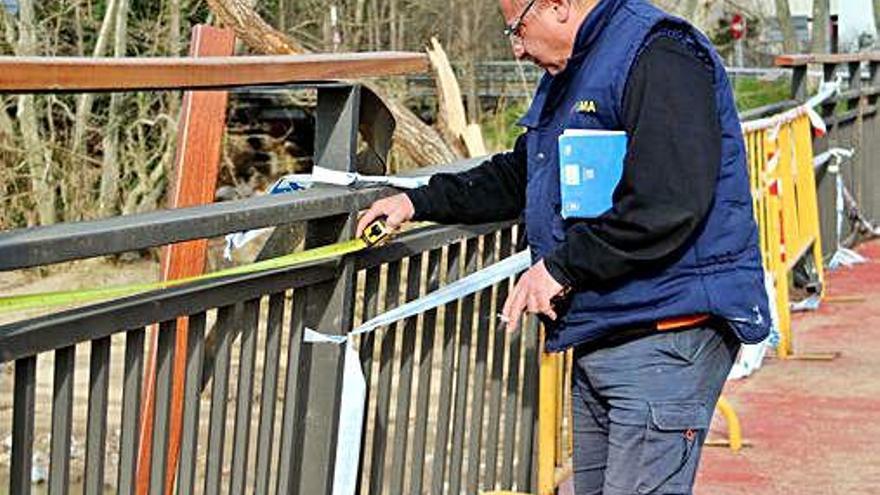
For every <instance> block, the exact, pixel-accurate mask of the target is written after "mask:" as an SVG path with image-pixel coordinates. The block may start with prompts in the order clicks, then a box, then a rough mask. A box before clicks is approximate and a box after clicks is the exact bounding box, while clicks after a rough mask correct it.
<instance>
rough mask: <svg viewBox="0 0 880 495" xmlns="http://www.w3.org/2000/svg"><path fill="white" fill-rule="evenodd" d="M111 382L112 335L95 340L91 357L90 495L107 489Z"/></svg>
mask: <svg viewBox="0 0 880 495" xmlns="http://www.w3.org/2000/svg"><path fill="white" fill-rule="evenodd" d="M109 385H110V337H104V338H101V339H96V340H93V341H92V352H91V356H90V357H89V412H88V422H87V424H86V469H85V478H84V480H83V485H84V486H85V493H86V495H90V494H93V495H100V494H102V493H104V454H105V452H106V443H107V442H106V441H107V389H108V387H109Z"/></svg>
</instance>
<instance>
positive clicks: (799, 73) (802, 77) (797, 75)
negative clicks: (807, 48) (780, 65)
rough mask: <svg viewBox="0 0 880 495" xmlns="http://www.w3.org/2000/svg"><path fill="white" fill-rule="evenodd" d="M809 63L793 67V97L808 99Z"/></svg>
mask: <svg viewBox="0 0 880 495" xmlns="http://www.w3.org/2000/svg"><path fill="white" fill-rule="evenodd" d="M809 68H810V67H809V66H808V65H798V66H796V67H793V68H792V73H791V97H792V99H794V100H797V101H806V100H807V81H808V78H807V72H808V69H809Z"/></svg>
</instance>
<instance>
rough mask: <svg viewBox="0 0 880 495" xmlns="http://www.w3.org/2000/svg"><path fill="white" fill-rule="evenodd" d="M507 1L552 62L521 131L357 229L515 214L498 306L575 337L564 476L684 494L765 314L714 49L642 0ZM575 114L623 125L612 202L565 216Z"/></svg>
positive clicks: (556, 340) (728, 97)
mask: <svg viewBox="0 0 880 495" xmlns="http://www.w3.org/2000/svg"><path fill="white" fill-rule="evenodd" d="M501 10H502V12H503V14H504V17H505V20H506V22H507V29H506V30H505V32H506V34H508V35H509V36H510V37H511V41H512V45H513V51H514V54H515V55H516V57H517V58H519V59H524V60H530V61H532V62H534V63H536V64H538V65H540V66H541V67H543V68H544V69H546V74H545V75H544V77H543V79H542V80H541V83H540V85H539V86H538V89H537V91H536V93H535V97H534V100H533V103H532V106H531V108H530V109H529V110H528V112H527V113H526V115H525V116H524V117H523V118H522V120H521V121H520V125H522V126H523V127H524V128H525V133H524V134H523V135H521V136H520V137H519V138H518V139H517V142H516V145H515V147H514V150H513V151H512V152H509V153H501V154H498V155H495V156H493V157H492V158H491V159H490V160H488V161H487V162H485V163H483V164H482V165H480V166H479V167H476V168H475V169H472V170H470V171H467V172H463V173H460V174H441V175H437V176H435V177H433V178H432V180H431V182H430V184H429V185H428V186H427V187H424V188H420V189H416V190H413V191H409V192H407V193H405V194H400V195H397V196H392V197H390V198H386V199H383V200H381V201H378V202H376V203H375V204H374V205H373V206H372V207H371V208H370V209H369V210H368V211H367V212H366V213H365V215H364V216H363V217H362V218H361V222H360V224H359V231H360V230H361V229H362V228H363V226H364V225H366V224H367V223H368V222H370V221H372V220H373V219H375V218H377V217H380V216H385V217H387V222H388V224H389V226H391V227H392V228H397V227H398V226H399V225H400V224H401V223H403V222H405V221H407V220H410V219H422V220H434V221H439V222H465V223H477V222H486V221H491V220H502V219H510V218H516V217H518V216H519V215H520V214H522V213H524V218H525V226H526V232H527V238H528V243H529V247H530V248H531V252H532V256H533V260H534V264H533V266H532V267H531V268H530V269H529V270H528V271H527V272H526V273H525V274H524V275H523V276H522V277H521V278H520V279H519V280H518V282H517V284H516V286H515V288H514V290H513V291H512V293H511V295H510V296H509V297H508V300H507V301H506V303H505V305H504V310H503V314H504V315H505V316H506V317H507V318H508V320H509V326H510V328H516V326H517V325H518V323H519V320H520V317H521V315H522V313H523V312H529V313H535V314H537V315H539V317H541V318H542V320H543V321H544V323H545V327H546V331H547V334H546V335H547V338H546V348H547V350H548V351H561V350H564V349H567V348H570V347H574V348H575V358H576V361H575V371H574V379H573V385H572V397H573V401H572V409H573V416H574V442H575V451H574V471H575V479H574V482H575V491H576V492H577V493H578V494H581V495H586V494H605V495H623V494H636V493H638V494H648V493H657V494H670V493H675V494H681V493H690V492H691V490H692V486H693V482H694V476H695V473H696V469H697V464H698V461H699V457H700V452H701V446H702V443H703V441H704V440H705V438H706V432H707V429H708V427H709V422H710V419H711V417H712V412H713V410H714V405H715V403H716V401H717V399H718V396H719V394H720V392H721V388H722V386H723V384H724V381H725V378H726V376H727V373H728V371H729V370H730V367H731V365H732V363H733V360H734V358H735V356H736V353H737V350H738V347H739V344H740V342H747V343H754V342H758V341H761V340H762V339H764V338H765V337H766V335H767V333H768V330H769V323H770V318H769V315H768V309H767V300H766V293H765V291H764V287H763V269H762V266H761V258H760V253H759V248H758V234H757V228H756V224H755V221H754V218H753V214H752V207H751V196H750V189H749V181H748V176H747V167H746V155H745V148H744V144H743V140H742V133H741V129H740V124H739V120H738V117H737V113H736V108H735V103H734V99H733V95H732V91H731V88H730V85H729V82H728V80H727V77H726V74H725V71H724V68H723V66H722V62H721V60H720V58H719V57H718V56H717V54H716V52H715V50H714V48H713V47H712V45H711V43H710V42H709V41H708V40H707V39H706V38H705V37H704V36H703V35H702V34H701V33H699V32H698V31H697V30H696V29H694V28H692V27H691V26H690V25H688V24H687V23H686V22H684V21H682V20H680V19H677V18H674V17H671V16H670V15H668V14H666V13H664V12H662V11H661V10H658V9H657V8H655V7H653V6H652V5H650V4H649V3H648V2H647V1H646V0H528V1H526V0H501ZM582 102H589V104H582ZM571 128H581V129H605V130H624V131H626V133H627V136H628V145H627V153H626V158H625V161H624V168H623V177H622V179H621V181H620V183H619V184H618V185H617V188H616V189H615V191H614V194H613V206H612V208H611V209H610V210H609V211H607V212H605V213H604V214H602V215H600V216H598V217H596V218H585V219H576V220H563V218H562V217H561V215H560V199H559V198H560V191H559V160H558V151H557V148H558V144H557V138H558V136H559V135H560V134H561V132H562V131H563V130H565V129H571ZM560 299H562V300H563V301H564V303H562V304H560V303H559V301H560Z"/></svg>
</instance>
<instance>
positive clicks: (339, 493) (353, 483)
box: [303, 328, 367, 495]
mask: <svg viewBox="0 0 880 495" xmlns="http://www.w3.org/2000/svg"><path fill="white" fill-rule="evenodd" d="M303 342H305V343H309V344H334V345H345V363H344V365H343V366H344V368H343V375H342V399H341V401H340V403H339V432H338V433H339V434H338V435H337V437H336V463H335V465H334V474H333V495H353V494H354V493H355V491H356V488H357V475H358V473H357V469H358V463H359V462H360V448H359V447H358V448H351V445H358V446H360V444H361V428H362V426H363V424H364V402H366V399H367V382H366V380H365V379H364V374H363V372H362V371H361V361H360V358H359V357H358V353H357V351H355V349H354V345H353V344H352V342H351V339H349V338H348V337H347V336H345V335H328V334H325V333H320V332H316V331H314V330H312V329H311V328H306V329H305V332H303Z"/></svg>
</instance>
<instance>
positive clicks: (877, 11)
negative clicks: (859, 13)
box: [874, 0, 880, 32]
mask: <svg viewBox="0 0 880 495" xmlns="http://www.w3.org/2000/svg"><path fill="white" fill-rule="evenodd" d="M874 25H875V26H877V31H878V32H880V0H874Z"/></svg>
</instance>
